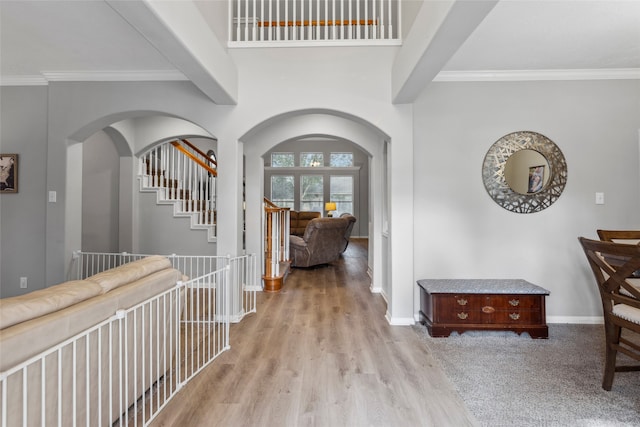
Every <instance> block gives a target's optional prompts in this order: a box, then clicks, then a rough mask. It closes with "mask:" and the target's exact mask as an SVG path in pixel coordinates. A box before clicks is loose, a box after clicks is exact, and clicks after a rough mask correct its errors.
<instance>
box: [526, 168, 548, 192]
mask: <svg viewBox="0 0 640 427" xmlns="http://www.w3.org/2000/svg"><path fill="white" fill-rule="evenodd" d="M542 187H544V165H540V166H532V167H530V168H529V188H528V190H527V193H537V192H538V191H540V190H542Z"/></svg>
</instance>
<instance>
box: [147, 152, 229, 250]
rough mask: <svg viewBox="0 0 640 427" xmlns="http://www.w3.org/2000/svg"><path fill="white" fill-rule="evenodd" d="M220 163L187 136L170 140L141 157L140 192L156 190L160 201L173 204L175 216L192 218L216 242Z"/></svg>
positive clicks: (211, 240)
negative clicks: (217, 187) (217, 181)
mask: <svg viewBox="0 0 640 427" xmlns="http://www.w3.org/2000/svg"><path fill="white" fill-rule="evenodd" d="M216 168H217V164H216V162H215V160H213V159H212V158H210V157H209V156H207V154H205V153H204V152H202V151H201V150H200V149H198V148H197V147H196V146H195V145H193V144H192V143H190V142H189V141H188V140H186V139H181V140H174V141H168V142H166V143H163V144H161V145H159V146H156V147H154V148H152V149H150V150H149V151H147V152H145V153H144V154H142V155H141V156H140V163H139V171H138V178H139V181H140V191H142V192H151V191H154V192H155V193H156V195H157V203H158V204H172V205H173V215H174V217H189V218H190V219H191V228H192V229H194V230H196V229H200V230H207V241H209V242H211V243H213V242H215V241H216V234H217V233H216V222H217V221H216V219H217V218H216V216H217V212H216V176H217V170H216Z"/></svg>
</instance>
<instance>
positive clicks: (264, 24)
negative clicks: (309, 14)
mask: <svg viewBox="0 0 640 427" xmlns="http://www.w3.org/2000/svg"><path fill="white" fill-rule="evenodd" d="M377 24H378V20H377V19H359V20H358V19H352V20H347V19H343V20H328V21H325V20H320V21H316V20H313V21H309V20H304V21H264V22H263V21H259V22H258V27H333V26H336V27H342V26H345V27H346V26H349V25H352V26H353V25H361V26H368V25H369V26H370V25H377Z"/></svg>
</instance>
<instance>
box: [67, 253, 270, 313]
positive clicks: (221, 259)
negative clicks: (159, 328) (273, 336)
mask: <svg viewBox="0 0 640 427" xmlns="http://www.w3.org/2000/svg"><path fill="white" fill-rule="evenodd" d="M148 256H150V255H149V254H131V253H128V252H121V253H99V252H82V251H74V253H73V265H72V268H71V272H70V277H69V280H80V279H85V278H87V277H89V276H93V275H94V274H97V273H100V272H102V271H104V270H108V269H111V268H115V267H118V266H119V265H122V264H127V263H129V262H132V261H136V260H139V259H142V258H145V257H148ZM165 256H166V257H167V258H169V260H170V261H171V264H172V267H173V268H175V269H176V270H178V271H180V272H181V273H182V274H184V275H185V276H187V277H188V278H192V277H201V276H204V275H205V274H208V273H209V272H211V271H215V270H219V269H222V268H224V267H226V266H227V265H228V266H229V267H230V278H229V280H230V291H229V297H230V307H231V311H230V321H231V322H239V321H240V320H242V318H243V317H244V316H245V315H247V314H249V313H255V312H256V291H259V290H261V287H260V285H259V284H258V278H259V277H260V275H259V272H258V270H257V269H258V266H257V263H258V261H257V256H256V254H249V255H242V256H237V257H231V256H213V255H176V254H171V255H165Z"/></svg>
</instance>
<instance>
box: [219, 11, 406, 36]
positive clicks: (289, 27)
mask: <svg viewBox="0 0 640 427" xmlns="http://www.w3.org/2000/svg"><path fill="white" fill-rule="evenodd" d="M401 3H402V2H401V0H229V18H230V23H229V46H230V47H255V46H292V45H298V46H300V45H305V46H313V45H325V46H326V45H331V46H335V45H351V46H354V45H389V44H400V42H401V34H402V33H401V28H400V22H401V20H400V17H401Z"/></svg>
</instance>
